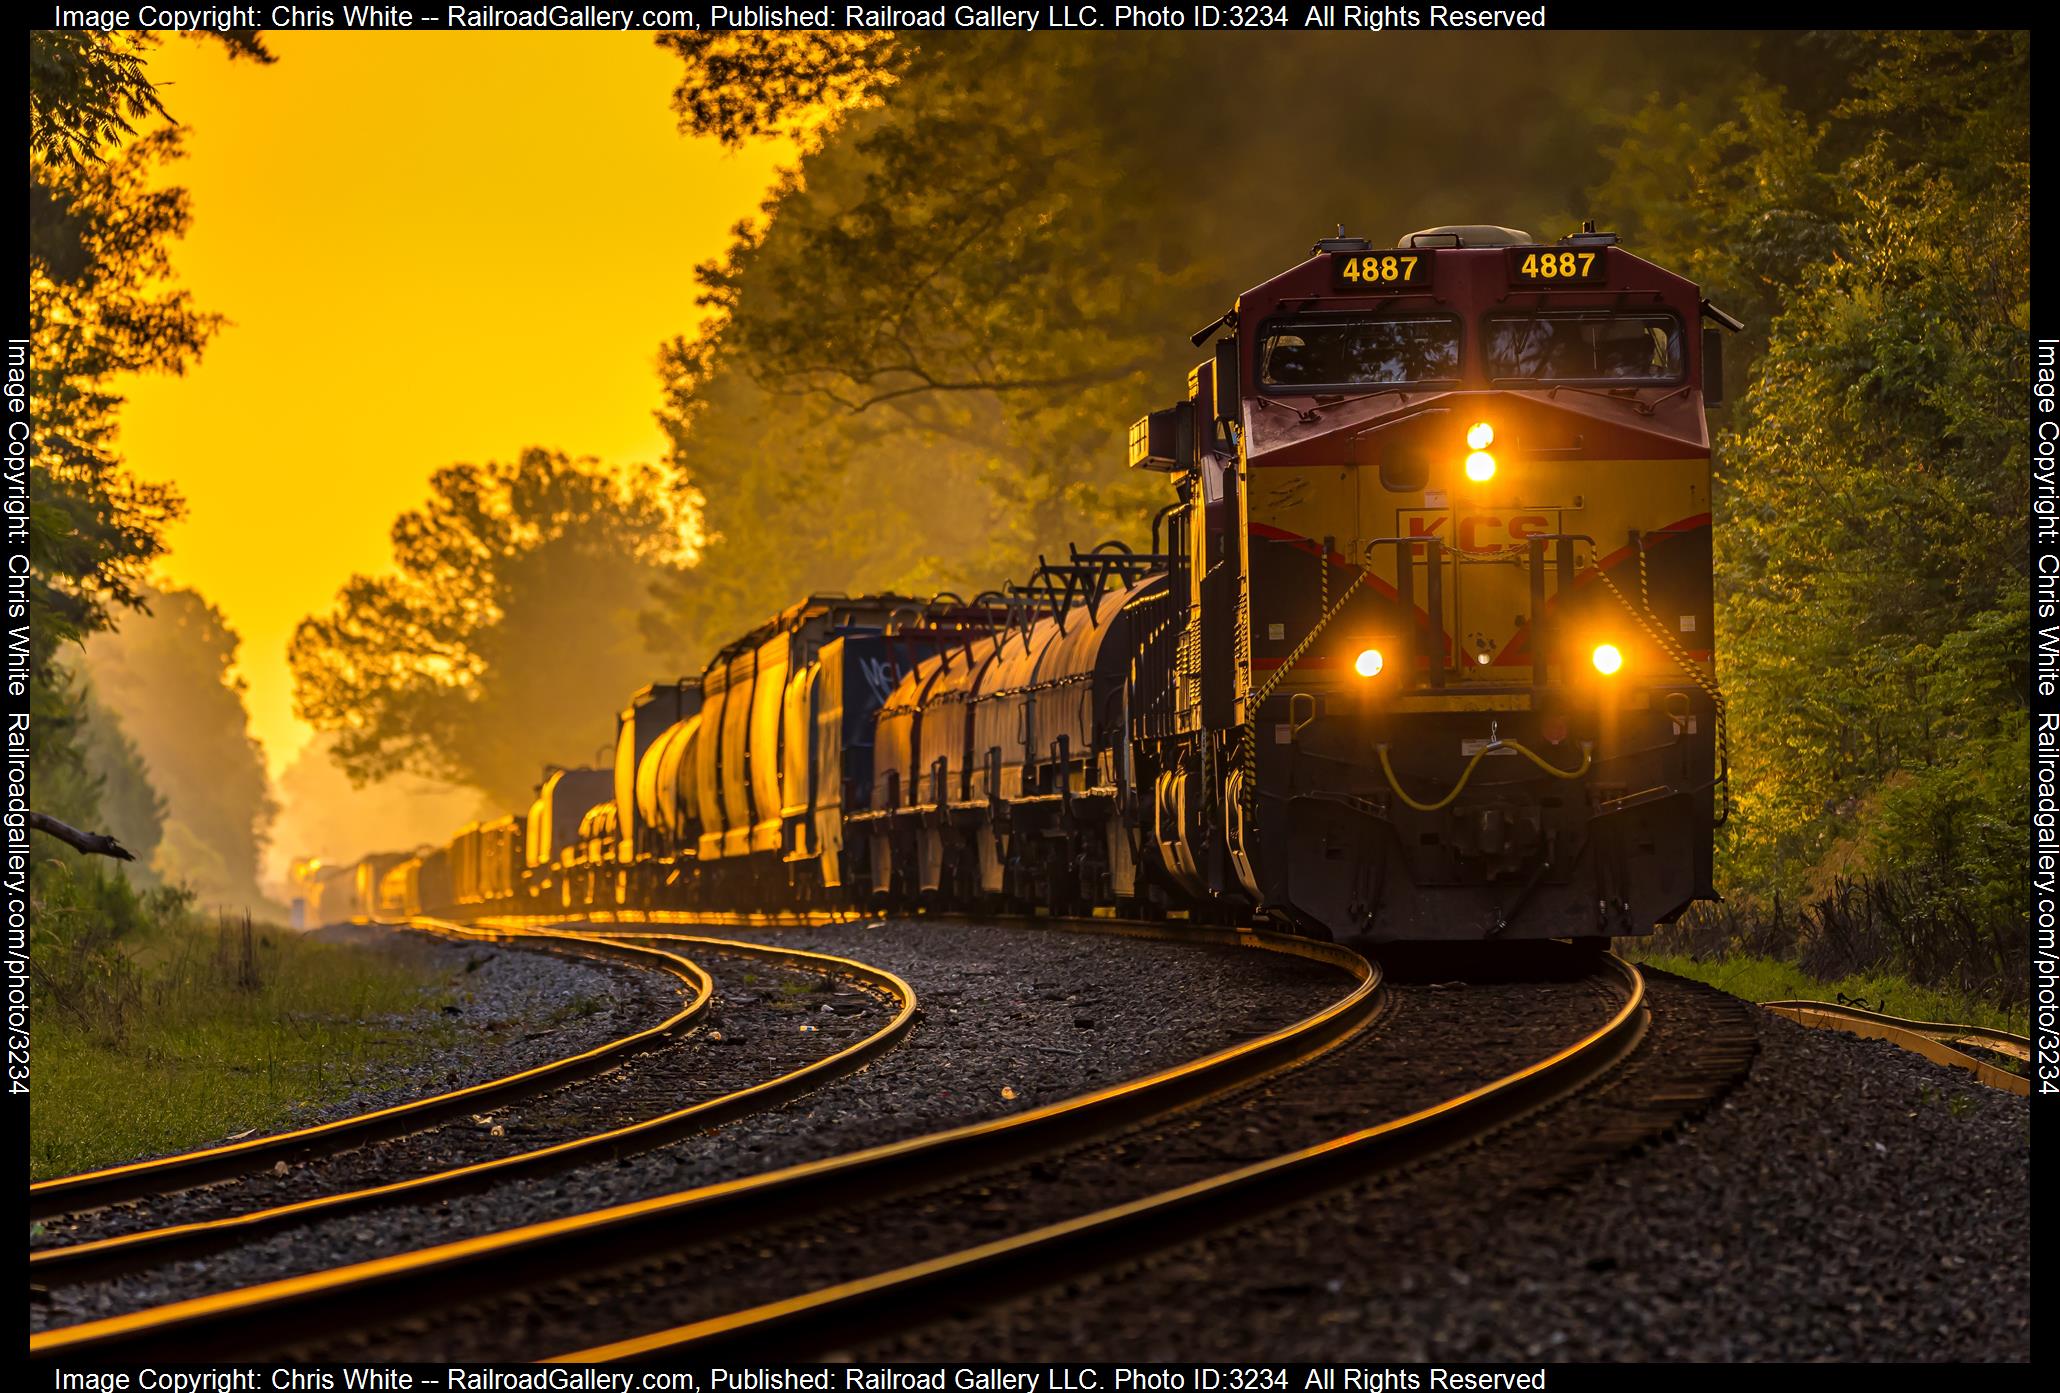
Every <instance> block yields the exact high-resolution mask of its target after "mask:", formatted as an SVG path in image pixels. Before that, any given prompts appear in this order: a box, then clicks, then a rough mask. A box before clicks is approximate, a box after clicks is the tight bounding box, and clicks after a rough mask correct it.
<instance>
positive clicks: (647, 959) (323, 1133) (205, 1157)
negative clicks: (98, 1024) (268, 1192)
mask: <svg viewBox="0 0 2060 1393" xmlns="http://www.w3.org/2000/svg"><path fill="white" fill-rule="evenodd" d="M430 932H434V933H437V934H439V935H440V936H442V937H445V938H455V939H457V940H459V941H461V942H514V941H517V940H522V939H527V940H534V941H535V942H536V943H538V944H539V945H541V946H543V947H544V948H546V949H547V950H549V951H559V952H569V953H570V954H571V955H573V956H578V957H593V958H618V959H627V960H629V961H633V962H637V963H639V964H641V965H650V966H656V967H657V968H658V969H659V970H661V971H664V972H667V973H670V974H671V975H672V976H674V977H677V978H679V979H680V980H681V981H683V982H685V983H686V984H687V986H688V987H690V988H692V989H693V992H694V999H693V1000H692V1001H690V1002H689V1003H687V1004H686V1005H685V1006H683V1007H682V1008H681V1009H680V1010H679V1011H677V1012H675V1013H674V1014H673V1015H671V1016H669V1017H667V1018H666V1019H665V1020H663V1021H660V1022H659V1023H658V1024H656V1025H654V1026H649V1027H646V1028H645V1029H643V1030H639V1031H635V1032H632V1033H631V1034H628V1035H623V1036H619V1037H617V1038H616V1039H613V1040H608V1041H605V1042H603V1043H602V1044H599V1045H596V1046H594V1047H593V1048H592V1049H588V1050H582V1051H580V1052H579V1053H578V1054H572V1055H567V1056H565V1057H564V1058H562V1059H554V1060H551V1061H549V1062H547V1063H544V1064H539V1065H535V1066H533V1067H531V1068H528V1069H522V1070H518V1071H516V1072H515V1073H512V1074H507V1075H503V1076H502V1077H499V1078H493V1079H487V1080H484V1081H483V1082H480V1083H476V1084H470V1085H468V1086H466V1087H464V1088H457V1089H452V1090H450V1091H448V1092H444V1093H436V1094H431V1095H428V1096H426V1097H422V1098H414V1099H410V1100H409V1101H408V1102H405V1103H396V1104H394V1105H392V1106H391V1107H384V1108H376V1109H373V1110H372V1111H370V1112H363V1113H354V1114H352V1115H351V1116H349V1117H340V1118H336V1119H334V1120H332V1121H329V1122H322V1123H317V1124H315V1125H313V1126H309V1127H299V1128H295V1129H294V1130H292V1131H289V1132H273V1133H268V1134H267V1135H265V1136H261V1137H250V1138H247V1139H245V1140H243V1141H236V1142H228V1143H225V1144H224V1145H221V1146H211V1147H205V1148H202V1149H200V1150H197V1151H183V1152H178V1153H176V1154H174V1155H170V1156H158V1157H154V1158H152V1159H150V1160H147V1161H133V1162H129V1163H128V1164H125V1165H119V1166H108V1167H105V1168H103V1169H100V1170H91V1171H82V1172H80V1173H78V1174H76V1175H64V1176H56V1177H54V1178H52V1179H49V1180H39V1181H37V1182H35V1183H34V1184H32V1185H30V1186H29V1217H30V1218H31V1219H44V1218H50V1217H52V1216H54V1215H59V1214H75V1213H79V1212H81V1211H82V1210H86V1209H92V1208H98V1207H99V1206H101V1205H104V1204H109V1203H112V1202H115V1201H117V1200H125V1199H134V1198H137V1197H140V1196H147V1195H154V1194H161V1193H163V1192H165V1191H166V1190H170V1189H183V1188H187V1187H190V1186H193V1185H199V1184H204V1183H206V1182H208V1181H211V1180H219V1179H222V1178H223V1177H225V1176H229V1175H234V1174H237V1173H238V1172H241V1171H244V1170H247V1169H249V1168H251V1167H252V1166H255V1165H263V1164H265V1163H268V1162H272V1161H275V1160H281V1159H284V1158H285V1157H288V1156H306V1155H309V1154H311V1153H314V1152H319V1151H325V1150H331V1149H334V1148H337V1147H342V1146H356V1145H358V1144H360V1143H362V1142H365V1141H371V1140H376V1139H378V1138H380V1137H388V1136H397V1135H399V1134H401V1133H403V1132H408V1131H412V1130H414V1129H415V1128H417V1127H420V1126H422V1125H424V1124H425V1123H428V1122H432V1121H435V1120H437V1119H440V1118H445V1117H449V1116H452V1115H454V1114H456V1113H460V1112H467V1111H470V1110H472V1109H474V1108H477V1107H478V1106H479V1105H480V1104H481V1103H484V1102H488V1101H490V1100H491V1101H493V1102H495V1103H497V1104H498V1103H500V1102H504V1101H506V1100H508V1099H510V1098H517V1097H522V1096H526V1095H528V1094H531V1093H535V1092H537V1091H540V1090H542V1089H545V1088H549V1087H553V1086H555V1085H557V1084H559V1083H563V1082H564V1081H566V1080H567V1079H574V1078H581V1077H584V1076H585V1075H587V1074H589V1073H593V1072H596V1071H598V1070H601V1069H606V1068H612V1067H613V1066H614V1065H615V1064H616V1063H618V1062H619V1061H620V1060H621V1059H623V1058H624V1057H625V1056H627V1055H630V1054H634V1053H637V1052H639V1051H642V1050H646V1049H649V1048H651V1047H652V1046H654V1045H656V1044H658V1043H659V1042H660V1041H662V1040H664V1039H665V1038H667V1037H668V1036H671V1035H673V1034H675V1033H676V1032H678V1031H680V1030H683V1029H685V1028H686V1027H687V1026H688V1025H690V1024H692V1022H693V1020H694V1018H695V1017H696V1016H698V1015H700V1014H701V1012H702V1011H703V1010H704V1009H706V1007H707V1005H708V1000H709V997H710V995H711V994H712V991H713V983H711V982H710V981H709V979H708V974H707V973H705V972H703V971H702V970H701V969H700V968H699V967H697V966H695V965H694V964H693V963H691V962H689V961H688V960H687V959H685V958H683V957H680V956H679V955H677V954H675V953H668V952H666V951H664V950H663V949H658V948H643V947H639V946H638V945H636V944H633V943H624V942H622V941H621V938H620V937H619V936H616V935H599V934H569V935H565V934H547V933H537V932H535V931H532V930H526V929H512V930H495V931H483V930H476V929H465V928H462V927H460V926H458V925H444V926H442V927H439V928H436V929H432V930H430ZM568 945H570V946H568Z"/></svg>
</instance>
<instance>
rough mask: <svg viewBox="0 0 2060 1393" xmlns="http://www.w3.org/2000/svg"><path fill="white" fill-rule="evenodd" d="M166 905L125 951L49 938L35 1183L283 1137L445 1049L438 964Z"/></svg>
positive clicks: (33, 1149)
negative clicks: (251, 1134) (247, 1135)
mask: <svg viewBox="0 0 2060 1393" xmlns="http://www.w3.org/2000/svg"><path fill="white" fill-rule="evenodd" d="M162 908H164V909H165V910H167V911H168V912H166V913H164V914H162V915H158V916H149V917H150V918H151V919H153V920H154V922H149V923H147V924H145V925H142V926H136V925H131V926H129V929H130V931H129V932H127V933H125V934H124V935H123V936H122V938H121V940H120V942H119V944H118V945H116V944H111V943H106V942H102V943H99V944H97V945H93V947H92V951H90V952H87V951H83V950H82V948H81V946H80V945H79V944H78V943H77V942H76V941H49V940H46V941H44V942H42V943H39V944H38V945H37V950H36V951H37V963H36V966H37V971H38V977H39V981H38V983H37V987H38V990H37V992H36V1002H35V1014H34V1017H33V1020H32V1026H31V1039H32V1051H33V1052H32V1059H33V1074H32V1083H31V1093H30V1100H29V1128H30V1130H29V1167H30V1174H31V1176H32V1178H34V1179H38V1180H41V1179H45V1178H47V1177H50V1176H56V1175H66V1174H70V1173H72V1172H75V1171H80V1170H88V1169H92V1168H94V1167H97V1166H104V1165H111V1164H115V1163H118V1162H121V1161H127V1160H135V1159H138V1158H140V1157H145V1156H154V1155H161V1154H164V1153H167V1152H172V1151H180V1150H186V1149H190V1148H192V1147H194V1146H198V1145H202V1144H205V1143H207V1142H210V1141H215V1140H218V1139H220V1138H223V1137H227V1136H231V1135H234V1134H237V1133H241V1132H247V1131H275V1130H278V1129H280V1128H282V1127H285V1126H288V1125H291V1124H292V1123H294V1122H295V1121H296V1120H299V1119H301V1118H304V1117H306V1116H307V1114H309V1113H310V1112H311V1111H312V1110H314V1109H316V1108H318V1107H320V1106H321V1105H323V1104H326V1103H330V1102H333V1101H335V1100H337V1099H339V1098H343V1097H346V1096H348V1095H350V1094H352V1093H354V1092H358V1091H360V1090H364V1089H370V1088H378V1087H381V1086H384V1085H387V1084H390V1083H392V1082H395V1081H397V1079H398V1078H399V1076H400V1074H401V1071H402V1070H404V1069H405V1068H406V1067H407V1066H408V1065H410V1064H412V1063H414V1062H416V1061H418V1060H420V1059H422V1058H423V1057H425V1056H426V1055H427V1054H428V1053H429V1052H430V1051H431V1050H432V1049H434V1048H437V1047H438V1046H439V1045H442V1044H444V1043H446V1042H445V1040H444V1038H443V1037H444V1035H445V1033H446V1028H445V1027H443V1026H441V1025H425V1022H428V1021H434V1020H436V1019H438V1015H437V1012H438V1007H439V1005H440V1003H441V1001H442V999H443V996H444V993H445V991H446V982H445V978H444V974H443V973H441V972H438V971H436V970H434V969H432V968H431V967H430V966H429V965H428V964H427V963H426V962H422V963H418V964H414V965H411V964H410V962H409V960H408V959H407V958H405V957H403V958H397V957H394V956H389V955H387V954H384V953H380V952H377V951H375V950H372V949H367V948H362V947H357V946H351V945H344V944H335V943H324V942H317V941H313V940H310V939H306V938H303V937H301V936H299V935H297V934H294V933H292V932H290V931H284V930H279V929H276V928H272V927H269V926H264V925H252V924H250V923H249V922H248V921H237V922H233V923H209V922H207V921H205V920H203V919H200V918H198V917H197V916H195V915H193V914H191V913H190V912H186V911H185V909H184V906H183V905H176V906H174V905H166V906H163V907H162ZM46 969H47V970H46Z"/></svg>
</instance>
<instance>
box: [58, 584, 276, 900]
mask: <svg viewBox="0 0 2060 1393" xmlns="http://www.w3.org/2000/svg"><path fill="white" fill-rule="evenodd" d="M147 598H148V600H149V605H150V608H149V611H148V612H147V613H143V614H135V615H131V616H129V617H127V618H126V619H124V620H123V622H122V623H121V625H120V626H119V627H118V628H116V629H113V630H111V631H109V632H105V633H100V634H96V635H94V636H93V637H92V638H91V639H89V640H88V641H87V644H86V659H85V670H86V674H87V678H88V680H89V682H90V683H91V686H92V691H93V697H94V700H95V702H96V703H97V704H98V705H100V706H101V707H104V708H105V709H106V710H107V711H109V712H111V713H113V715H114V716H115V717H116V718H117V720H118V722H119V725H118V727H117V736H116V738H122V739H126V741H127V742H129V743H130V745H131V747H132V748H133V750H134V751H135V753H136V755H137V756H138V757H139V758H140V759H141V761H142V764H143V767H144V769H145V770H146V771H147V772H148V775H149V779H150V783H151V785H152V787H154V788H155V789H156V791H157V793H158V795H159V796H160V797H161V799H162V806H163V824H162V835H161V840H160V841H159V844H158V846H157V847H156V849H155V852H154V854H153V853H152V852H151V851H150V850H149V849H148V848H146V847H144V846H136V847H135V848H134V850H135V851H136V852H137V854H138V856H139V857H141V856H149V857H150V858H151V868H152V869H153V870H154V871H155V872H156V873H157V874H158V876H159V877H160V878H162V879H163V880H164V881H166V882H167V883H172V884H183V885H186V886H187V887H189V888H190V889H192V890H193V891H194V892H195V894H196V895H198V896H199V898H200V901H201V903H203V904H217V905H220V904H226V905H258V904H262V903H263V902H264V899H265V896H264V894H263V892H262V891H261V890H260V889H259V887H258V877H259V875H260V874H261V873H262V870H263V865H264V856H265V847H266V843H267V841H268V838H269V834H270V831H271V825H272V819H273V817H274V815H275V814H276V812H277V808H276V806H275V805H274V803H273V801H272V795H271V788H270V782H269V778H268V776H267V774H266V770H265V758H264V749H263V747H262V746H260V745H259V743H258V742H257V741H256V740H255V739H253V738H252V736H251V734H250V727H249V716H248V713H247V711H246V709H245V706H244V690H245V688H244V683H243V679H242V678H240V677H238V676H236V675H235V673H234V671H233V669H234V667H235V663H236V650H237V647H238V645H239V643H240V640H239V639H238V637H237V635H236V631H235V630H234V629H232V628H230V627H229V624H228V621H227V620H226V619H224V618H223V617H222V612H221V611H220V610H218V609H216V608H215V607H214V606H213V605H211V604H209V603H208V602H207V601H206V600H205V599H203V598H202V597H201V596H200V595H199V594H197V593H196V592H194V591H191V590H168V591H159V592H154V593H152V594H150V595H149V596H148V597H147ZM113 787H114V786H113V785H110V788H111V789H112V788H113ZM131 796H132V797H133V791H132V792H131ZM113 808H114V805H113V804H109V805H108V809H109V813H110V815H111V814H112V812H113ZM110 820H111V817H110ZM116 825H117V826H118V824H116Z"/></svg>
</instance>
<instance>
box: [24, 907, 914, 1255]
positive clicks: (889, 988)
mask: <svg viewBox="0 0 2060 1393" xmlns="http://www.w3.org/2000/svg"><path fill="white" fill-rule="evenodd" d="M530 932H532V933H534V934H536V935H537V936H541V937H552V938H561V939H564V940H566V941H585V940H586V938H587V936H585V935H580V934H572V933H562V932H553V931H547V930H534V931H530ZM647 937H648V938H650V939H653V940H659V941H662V942H664V943H667V944H672V945H676V946H683V947H693V948H703V949H712V950H715V951H718V952H721V953H726V954H735V955H738V956H743V957H752V958H760V959H766V960H769V961H774V962H780V963H785V964H790V965H795V966H802V967H810V968H816V969H819V970H822V971H824V972H826V973H831V974H835V975H839V976H844V977H849V978H853V979H856V980H858V981H860V982H862V983H865V984H866V985H867V986H869V987H871V988H873V989H875V990H877V991H880V992H882V993H884V994H886V995H888V996H889V997H891V998H892V999H893V1000H894V1001H895V1002H896V1003H897V1006H896V1009H895V1012H894V1015H893V1017H892V1018H891V1019H890V1020H889V1021H888V1022H887V1023H886V1024H885V1025H883V1026H881V1027H880V1028H879V1029H878V1030H875V1031H873V1032H872V1033H870V1034H869V1035H867V1036H866V1037H865V1038H864V1039H861V1040H859V1041H857V1042H855V1043H853V1044H850V1045H847V1046H845V1047H844V1048H843V1049H841V1050H838V1051H837V1052H835V1053H834V1054H830V1055H826V1056H824V1057H823V1058H821V1059H817V1060H813V1061H811V1062H810V1063H808V1064H805V1065H802V1066H801V1067H800V1068H797V1069H792V1070H789V1071H788V1072H786V1073H783V1074H780V1075H778V1076H777V1077H774V1078H771V1079H767V1080H765V1081H764V1082H761V1083H757V1084H753V1085H751V1086H749V1087H746V1088H740V1089H735V1090H733V1091H730V1092H727V1093H723V1094H721V1095H718V1096H716V1097H713V1098H707V1099H703V1100H702V1101H700V1102H697V1103H693V1104H690V1105H689V1106H687V1107H683V1108H678V1109H675V1110H673V1111H670V1112H666V1113H663V1114H661V1115H658V1116H654V1117H649V1118H645V1119H643V1120H641V1121H638V1122H633V1123H630V1124H628V1125H626V1126H619V1127H611V1128H607V1129H605V1130H602V1131H597V1132H592V1133H588V1134H586V1135H583V1136H578V1137H574V1138H572V1139H569V1140H566V1141H561V1142H558V1143H555V1144H553V1145H550V1146H544V1147H538V1148H534V1149H531V1150H528V1151H520V1152H515V1153H512V1154H510V1155H506V1156H500V1157H496V1158H494V1159H492V1160H487V1161H479V1162H474V1163H472V1164H469V1165H461V1166H454V1167H448V1168H444V1169H439V1170H435V1171H430V1172H427V1173H425V1174H422V1175H418V1176H413V1177H410V1178H408V1179H405V1180H397V1181H393V1182H391V1183H389V1184H384V1185H376V1186H369V1187H365V1188H360V1189H352V1190H343V1191H337V1192H334V1193H330V1194H325V1195H320V1196H316V1197H314V1198H311V1199H305V1200H299V1201H296V1202H293V1203H290V1204H280V1205H271V1206H267V1207H264V1208H261V1209H255V1210H251V1211H249V1212H246V1213H242V1214H235V1215H230V1216H227V1217H224V1218H219V1219H207V1220H202V1221H199V1222H195V1223H186V1224H174V1225H167V1226H165V1227H161V1228H154V1229H144V1230H139V1231H137V1232H133V1233H126V1234H120V1235H117V1236H114V1237H109V1238H102V1239H94V1240H89V1241H87V1242H82V1243H73V1244H68V1245H65V1246H62V1247H51V1248H42V1249H37V1250H34V1251H32V1252H31V1253H30V1254H29V1266H30V1275H31V1277H32V1278H34V1279H37V1280H42V1281H50V1280H66V1279H79V1278H84V1277H88V1276H102V1275H106V1274H108V1273H110V1272H120V1271H126V1270H132V1269H134V1268H136V1267H139V1266H143V1265H148V1264H151V1263H156V1262H164V1261H169V1260H170V1259H172V1258H174V1257H183V1256H187V1255H189V1254H192V1253H194V1252H196V1251H205V1250H208V1249H212V1248H216V1247H219V1246H222V1245H224V1244H227V1243H233V1242H236V1241H238V1240H240V1239H242V1238H244V1237H246V1236H248V1235H250V1234H253V1233H255V1232H258V1231H260V1230H263V1229H267V1228H270V1227H273V1226H277V1225H280V1224H285V1223H290V1222H295V1221H301V1220H307V1219H314V1218H320V1217H326V1216H328V1215H331V1214H336V1213H341V1212H344V1211H346V1210H350V1209H356V1208H362V1207H365V1206H368V1205H373V1204H384V1203H394V1202H397V1201H413V1200H419V1199H425V1198H427V1197H429V1196H431V1195H439V1196H440V1195H444V1194H449V1193H451V1192H453V1191H455V1190H459V1189H465V1188H472V1187H477V1186H482V1185H486V1184H491V1183H492V1182H494V1181H496V1180H499V1179H502V1178H504V1177H506V1176H510V1175H515V1174H518V1173H522V1172H526V1171H533V1170H539V1169H548V1168H551V1167H554V1166H560V1165H566V1164H577V1163H579V1162H581V1161H585V1160H589V1159H591V1158H593V1157H595V1156H596V1155H600V1154H617V1153H619V1152H621V1151H622V1150H624V1149H628V1148H643V1147H649V1146H656V1145H658V1144H660V1143H662V1142H664V1141H666V1140H669V1139H670V1138H673V1137H676V1136H680V1135H682V1134H684V1133H687V1132H692V1131H699V1130H702V1129H704V1128H708V1127H714V1126H718V1125H720V1124H721V1123H724V1122H728V1121H730V1120H732V1119H734V1118H736V1117H739V1116H742V1115H743V1114H745V1113H748V1112H752V1111H756V1110H758V1109H761V1108H769V1107H774V1106H777V1105H778V1104H780V1103H783V1102H785V1101H787V1100H788V1099H790V1098H794V1097H796V1096H798V1095H800V1094H801V1093H804V1092H806V1091H807V1090H809V1089H811V1088H814V1087H817V1086H819V1085H821V1084H823V1083H826V1082H828V1081H829V1080H831V1079H834V1078H836V1077H838V1076H840V1075H842V1074H846V1073H849V1072H850V1071H851V1070H853V1069H857V1068H861V1067H863V1066H864V1065H865V1064H866V1063H867V1062H868V1061H870V1060H872V1059H873V1058H875V1057H877V1056H878V1055H879V1054H880V1053H881V1052H883V1051H885V1050H887V1049H889V1048H890V1047H892V1046H893V1045H894V1044H895V1043H896V1042H897V1041H899V1040H900V1039H901V1038H902V1037H903V1036H904V1035H905V1034H906V1033H907V1032H908V1029H909V1026H910V1024H911V1023H912V1022H913V1021H914V1019H915V1013H916V994H915V990H914V988H912V987H910V986H909V984H908V983H907V982H906V981H904V980H902V978H901V977H899V976H897V975H896V974H894V973H892V972H889V971H887V970H885V969H884V968H878V967H874V966H872V965H870V964H867V963H861V962H858V961H855V960H853V959H850V958H843V957H838V956H835V955H833V954H829V953H816V952H810V951H807V950H804V949H798V948H780V947H769V946H767V945H765V944H760V943H747V942H739V941H734V940H730V939H718V938H706V937H702V936H700V935H695V934H677V933H662V934H651V935H648V936H647ZM617 941H620V940H617ZM666 956H668V957H669V956H672V955H671V954H669V953H667V954H666ZM706 999H707V997H705V996H704V997H703V998H702V1000H703V1001H705V1000H706ZM698 1005H699V1003H697V1006H698Z"/></svg>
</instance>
